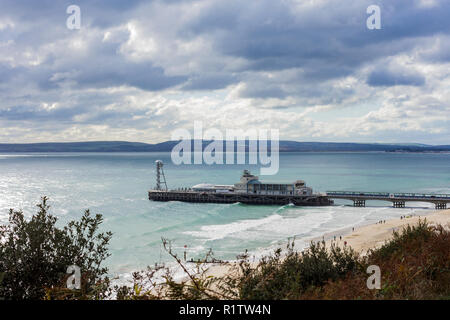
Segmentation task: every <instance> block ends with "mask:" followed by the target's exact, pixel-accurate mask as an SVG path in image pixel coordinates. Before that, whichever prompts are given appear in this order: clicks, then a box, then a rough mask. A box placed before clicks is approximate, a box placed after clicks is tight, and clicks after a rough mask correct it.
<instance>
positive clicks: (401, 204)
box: [393, 201, 405, 208]
mask: <svg viewBox="0 0 450 320" xmlns="http://www.w3.org/2000/svg"><path fill="white" fill-rule="evenodd" d="M393 205H394V208H404V207H405V201H394V202H393Z"/></svg>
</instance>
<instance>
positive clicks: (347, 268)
mask: <svg viewBox="0 0 450 320" xmlns="http://www.w3.org/2000/svg"><path fill="white" fill-rule="evenodd" d="M47 201H48V199H47V198H46V197H44V198H42V202H41V203H40V204H38V209H39V210H38V213H37V214H35V215H33V216H32V218H31V219H29V220H27V219H25V217H24V214H23V212H21V211H14V210H12V209H11V210H10V213H9V223H8V224H6V225H3V226H0V299H5V300H20V299H33V300H40V299H45V300H55V299H56V300H61V299H63V300H67V299H71V300H73V299H75V300H76V299H89V300H104V299H127V300H137V299H138V300H151V299H246V300H252V299H263V300H265V299H271V300H273V299H450V233H449V231H448V230H446V229H445V228H444V227H443V226H430V225H429V224H428V223H427V222H426V220H424V221H419V223H418V224H417V225H413V226H408V227H406V228H404V229H403V230H401V232H394V233H393V237H392V239H391V240H390V241H387V242H386V243H385V244H384V245H383V246H382V247H380V248H378V249H374V250H371V251H369V252H368V253H367V254H366V255H364V256H361V255H359V254H357V253H356V252H355V251H353V250H352V249H351V248H350V247H344V248H339V247H336V246H331V247H329V248H327V247H326V246H325V243H324V242H318V243H311V245H310V247H309V248H308V249H306V250H304V251H302V252H298V251H295V249H294V242H290V243H288V245H287V246H286V250H281V249H279V250H277V251H275V252H274V253H273V254H272V255H269V256H267V257H265V258H263V259H261V260H260V261H259V262H258V263H256V264H252V263H250V259H249V256H248V255H247V254H243V255H241V256H238V260H237V261H238V262H237V263H235V264H230V265H228V266H229V269H228V270H229V271H228V272H227V273H226V274H225V275H224V276H220V277H215V276H212V275H210V273H208V264H205V263H201V262H199V263H195V268H194V269H193V270H192V268H188V267H187V264H186V263H185V262H184V261H183V260H182V259H181V258H179V257H178V256H177V254H176V253H174V252H173V251H172V249H171V245H170V242H169V241H168V240H165V239H163V240H162V241H163V245H164V248H165V249H166V250H167V252H168V253H169V254H170V255H171V256H172V257H173V259H174V260H175V261H176V262H177V263H178V265H179V266H180V268H182V269H183V270H184V272H185V274H186V279H185V280H184V281H175V280H174V277H173V273H172V271H171V270H170V269H169V268H167V267H165V266H155V267H148V268H147V270H143V271H139V272H135V273H134V274H133V283H132V284H130V285H128V286H118V285H113V284H111V280H110V279H109V278H108V277H107V273H108V270H107V268H105V267H103V266H102V263H103V262H104V261H105V259H106V258H107V257H108V256H109V253H108V244H109V242H110V240H111V237H112V233H111V232H100V231H99V227H100V225H101V223H102V221H103V219H102V216H101V215H95V216H92V215H91V213H90V212H89V210H87V211H85V212H84V214H83V216H82V217H81V219H80V220H79V221H72V222H70V223H68V224H67V225H66V226H64V227H63V228H58V227H57V226H56V223H57V218H56V217H55V216H53V215H51V214H50V213H49V205H48V204H47ZM211 257H212V252H209V253H208V254H207V256H206V257H205V261H206V260H208V259H210V258H211ZM225 264H226V263H225ZM73 265H76V266H78V267H79V268H80V270H81V277H80V286H79V288H75V289H71V288H70V285H69V288H68V283H69V284H70V283H72V282H71V281H72V279H73V275H71V274H68V273H67V268H68V267H69V266H73ZM370 265H376V266H378V267H379V268H380V270H381V287H380V289H368V287H367V285H366V282H367V278H368V277H369V274H367V272H366V271H367V267H368V266H370ZM157 279H158V280H157Z"/></svg>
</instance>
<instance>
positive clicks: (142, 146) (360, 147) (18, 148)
mask: <svg viewBox="0 0 450 320" xmlns="http://www.w3.org/2000/svg"><path fill="white" fill-rule="evenodd" d="M178 143H179V141H165V142H161V143H156V144H149V143H143V142H128V141H91V142H45V143H19V144H17V143H0V152H7V153H10V152H170V151H172V148H173V147H174V146H175V145H177V144H178ZM210 143H211V141H205V140H204V141H203V148H205V146H207V145H208V144H210ZM223 143H224V148H225V141H223ZM248 143H249V142H248V141H246V150H248ZM191 145H193V143H191ZM268 149H269V150H270V143H268ZM279 150H280V152H327V151H328V152H331V151H342V152H358V151H359V152H373V151H384V152H448V151H450V145H427V144H418V143H405V144H401V143H399V144H391V143H353V142H298V141H290V140H280V142H279Z"/></svg>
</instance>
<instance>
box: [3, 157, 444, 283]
mask: <svg viewBox="0 0 450 320" xmlns="http://www.w3.org/2000/svg"><path fill="white" fill-rule="evenodd" d="M157 159H161V160H163V161H164V163H165V167H164V169H165V174H166V178H167V182H168V186H169V188H178V187H186V186H192V185H195V184H198V183H202V182H210V183H216V184H233V183H235V182H237V181H238V180H239V177H240V174H241V171H242V170H243V169H246V168H249V169H250V170H252V173H255V174H258V173H259V170H258V167H256V166H246V165H212V166H208V165H181V166H174V165H172V164H171V160H170V154H169V153H120V154H117V153H67V154H59V153H48V154H3V155H0V222H2V223H4V222H6V221H7V213H8V210H9V208H15V209H22V210H23V211H24V212H25V213H26V215H27V216H30V215H31V214H33V213H35V212H36V207H35V204H36V203H37V202H38V201H39V199H40V197H41V196H43V195H47V196H49V197H50V204H51V206H52V213H53V214H55V215H57V216H58V217H59V219H60V223H65V222H67V221H69V220H72V219H77V218H78V217H80V216H81V214H82V212H83V210H85V209H87V208H89V209H91V211H92V212H93V213H102V214H103V215H104V217H105V222H104V224H103V229H104V230H111V231H113V233H114V236H113V240H112V243H111V253H112V256H111V257H110V258H109V259H108V261H107V265H108V266H109V268H110V271H111V272H112V273H113V274H127V273H129V272H131V271H133V270H137V269H140V268H143V267H145V266H146V265H151V264H154V263H155V262H166V261H168V260H169V257H168V256H167V255H166V254H165V253H164V252H163V251H162V250H161V237H164V238H168V239H170V240H172V241H173V247H174V248H175V249H176V250H178V251H179V252H180V253H182V252H183V251H184V249H183V246H184V245H187V246H188V249H187V251H188V258H190V257H193V258H197V257H201V256H202V254H204V253H205V252H206V251H207V250H208V248H212V249H213V251H214V253H215V256H216V257H217V258H223V259H233V258H235V256H236V255H237V254H239V253H241V252H243V251H244V250H245V249H248V250H249V251H250V252H253V253H255V254H256V255H258V254H261V253H263V252H265V248H274V247H276V246H279V245H284V244H285V243H286V241H287V239H288V238H292V237H296V239H298V240H297V243H298V246H302V245H303V246H304V245H306V244H307V242H308V241H307V240H306V239H310V238H312V237H318V236H321V235H322V234H324V233H329V232H333V231H335V230H339V229H342V228H348V227H352V226H356V225H360V224H366V223H372V222H376V221H379V220H380V219H389V218H392V217H399V216H401V215H405V214H407V213H414V214H426V212H431V211H432V210H434V209H431V205H430V204H426V203H415V204H414V203H410V204H408V203H407V206H408V205H409V206H410V207H407V208H404V209H394V208H391V207H390V204H389V203H383V202H375V201H374V202H368V204H367V205H368V206H367V207H366V208H353V207H351V206H348V205H350V204H351V203H350V202H345V201H341V202H337V203H336V205H335V206H332V207H291V206H282V207H280V206H249V205H242V204H190V203H181V202H165V203H164V202H151V201H149V200H148V199H147V190H148V189H150V188H152V187H153V186H154V185H155V168H154V162H155V160H157ZM260 178H261V180H267V181H283V182H284V181H286V182H291V181H294V180H297V179H304V180H305V181H306V182H307V184H308V185H309V186H311V187H312V188H313V189H314V190H315V191H327V190H358V191H359V190H362V191H386V192H436V193H450V154H413V153H282V154H281V155H280V171H279V173H278V174H277V175H275V176H266V177H260ZM411 206H414V208H412V207H411Z"/></svg>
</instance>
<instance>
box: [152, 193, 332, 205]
mask: <svg viewBox="0 0 450 320" xmlns="http://www.w3.org/2000/svg"><path fill="white" fill-rule="evenodd" d="M148 198H149V200H153V201H182V202H197V203H236V202H240V203H244V204H253V205H255V204H256V205H258V204H259V205H287V204H292V205H296V206H328V205H332V204H333V201H332V200H330V199H329V198H328V197H326V196H323V195H310V196H298V195H276V194H273V195H272V194H250V193H213V192H198V191H192V190H187V191H181V190H150V191H149V192H148Z"/></svg>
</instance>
